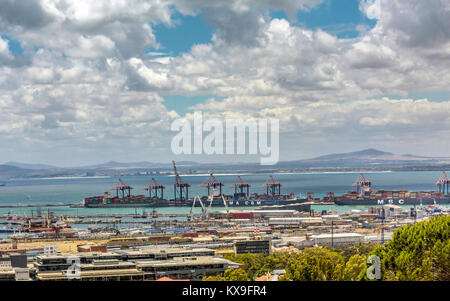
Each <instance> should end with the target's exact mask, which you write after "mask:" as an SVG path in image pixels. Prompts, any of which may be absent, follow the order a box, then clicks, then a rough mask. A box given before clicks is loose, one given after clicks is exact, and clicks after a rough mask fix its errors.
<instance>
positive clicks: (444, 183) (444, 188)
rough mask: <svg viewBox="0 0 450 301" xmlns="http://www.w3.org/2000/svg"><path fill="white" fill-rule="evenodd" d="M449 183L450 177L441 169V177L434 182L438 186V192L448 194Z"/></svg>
mask: <svg viewBox="0 0 450 301" xmlns="http://www.w3.org/2000/svg"><path fill="white" fill-rule="evenodd" d="M449 183H450V179H449V178H448V175H447V173H446V172H445V171H443V172H442V175H441V177H440V178H439V180H438V181H437V182H436V186H438V187H439V192H441V193H443V194H449V192H450V190H449Z"/></svg>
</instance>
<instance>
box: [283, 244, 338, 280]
mask: <svg viewBox="0 0 450 301" xmlns="http://www.w3.org/2000/svg"><path fill="white" fill-rule="evenodd" d="M343 268H344V259H343V257H342V255H340V254H339V253H337V252H333V251H330V250H328V249H326V248H320V247H316V248H310V249H306V250H303V251H302V252H300V253H298V254H291V256H290V258H289V260H288V263H287V266H286V274H285V275H284V276H283V277H282V279H281V280H293V281H332V280H341V279H342V272H343Z"/></svg>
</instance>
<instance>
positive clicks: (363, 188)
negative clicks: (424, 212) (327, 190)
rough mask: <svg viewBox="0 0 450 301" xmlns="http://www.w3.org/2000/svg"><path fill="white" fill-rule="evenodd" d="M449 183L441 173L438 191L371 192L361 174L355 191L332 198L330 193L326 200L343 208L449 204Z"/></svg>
mask: <svg viewBox="0 0 450 301" xmlns="http://www.w3.org/2000/svg"><path fill="white" fill-rule="evenodd" d="M449 183H450V180H449V178H448V176H447V173H446V172H443V173H442V176H441V177H440V179H439V180H438V181H437V182H436V185H437V186H438V188H439V189H438V191H418V192H410V191H408V190H396V191H388V190H384V189H378V190H372V189H371V188H372V183H371V182H370V181H369V180H368V179H367V178H366V177H365V176H364V175H363V174H360V176H359V178H358V180H357V181H356V182H355V183H354V184H353V186H356V187H357V190H356V191H350V192H348V193H345V194H343V195H340V196H334V195H333V194H332V193H331V194H329V196H328V197H327V200H328V201H333V202H334V203H335V204H336V205H345V206H355V205H356V206H358V205H433V204H450V194H449ZM330 195H331V197H330Z"/></svg>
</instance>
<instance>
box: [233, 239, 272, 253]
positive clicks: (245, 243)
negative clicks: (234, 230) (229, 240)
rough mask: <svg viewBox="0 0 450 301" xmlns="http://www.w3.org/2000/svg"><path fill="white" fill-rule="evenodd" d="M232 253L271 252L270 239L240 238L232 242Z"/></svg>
mask: <svg viewBox="0 0 450 301" xmlns="http://www.w3.org/2000/svg"><path fill="white" fill-rule="evenodd" d="M234 253H235V254H236V255H239V254H248V253H250V254H271V253H272V240H271V239H254V240H249V239H247V240H240V241H235V242H234Z"/></svg>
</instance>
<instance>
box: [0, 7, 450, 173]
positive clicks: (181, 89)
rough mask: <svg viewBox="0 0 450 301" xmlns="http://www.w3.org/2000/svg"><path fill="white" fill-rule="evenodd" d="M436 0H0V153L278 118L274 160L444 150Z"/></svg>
mask: <svg viewBox="0 0 450 301" xmlns="http://www.w3.org/2000/svg"><path fill="white" fill-rule="evenodd" d="M449 28H450V3H449V2H448V1H447V0H421V1H420V0H397V1H388V0H278V1H270V0H234V1H231V0H215V1H206V0H189V1H188V0H115V1H109V0H108V1H107V0H98V1H90V0H21V1H14V0H4V1H1V2H0V113H1V118H0V141H1V147H0V162H7V161H18V162H27V163H46V164H52V165H59V166H76V165H88V164H96V163H101V162H105V161H111V160H114V161H121V162H135V161H152V162H168V161H170V160H172V159H174V160H194V161H199V162H214V161H219V162H229V161H235V162H239V161H248V160H250V161H257V160H259V157H252V156H242V157H240V156H207V155H190V156H185V155H177V156H176V155H174V154H173V153H172V152H171V148H170V145H171V139H172V138H173V136H174V135H176V133H174V132H173V131H171V124H172V122H173V121H174V120H176V119H179V118H186V119H188V120H190V119H192V116H193V113H194V111H202V112H203V114H204V116H205V118H217V119H221V120H223V119H229V118H234V119H239V118H240V119H259V118H266V119H278V120H279V121H280V157H281V160H284V161H285V160H296V159H304V158H310V157H315V156H319V155H324V154H329V153H342V152H351V151H357V150H361V149H367V148H376V149H380V150H384V151H389V152H393V153H399V154H405V153H408V154H417V155H426V156H449V150H450V140H449V139H448V137H449V134H450V117H449V116H450V114H449V113H450V89H449V87H450V73H449V72H448V70H450V30H449Z"/></svg>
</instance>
